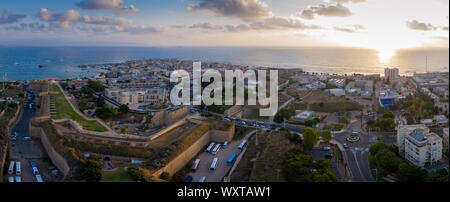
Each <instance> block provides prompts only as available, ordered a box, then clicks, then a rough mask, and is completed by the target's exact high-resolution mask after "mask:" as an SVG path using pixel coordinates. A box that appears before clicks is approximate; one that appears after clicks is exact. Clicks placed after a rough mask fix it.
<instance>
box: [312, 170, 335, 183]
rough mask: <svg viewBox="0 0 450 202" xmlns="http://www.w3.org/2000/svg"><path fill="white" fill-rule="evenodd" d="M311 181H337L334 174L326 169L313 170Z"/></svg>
mask: <svg viewBox="0 0 450 202" xmlns="http://www.w3.org/2000/svg"><path fill="white" fill-rule="evenodd" d="M312 181H313V182H339V179H338V178H337V176H336V174H335V173H334V172H333V171H332V170H330V169H326V170H324V171H314V172H313V173H312Z"/></svg>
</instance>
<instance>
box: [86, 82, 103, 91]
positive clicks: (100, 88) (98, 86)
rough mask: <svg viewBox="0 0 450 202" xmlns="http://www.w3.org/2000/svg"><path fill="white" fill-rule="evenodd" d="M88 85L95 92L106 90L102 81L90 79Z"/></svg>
mask: <svg viewBox="0 0 450 202" xmlns="http://www.w3.org/2000/svg"><path fill="white" fill-rule="evenodd" d="M87 87H88V88H90V89H92V90H93V91H94V92H102V91H104V90H105V86H104V85H103V84H102V83H101V82H100V81H94V80H89V81H88V85H87Z"/></svg>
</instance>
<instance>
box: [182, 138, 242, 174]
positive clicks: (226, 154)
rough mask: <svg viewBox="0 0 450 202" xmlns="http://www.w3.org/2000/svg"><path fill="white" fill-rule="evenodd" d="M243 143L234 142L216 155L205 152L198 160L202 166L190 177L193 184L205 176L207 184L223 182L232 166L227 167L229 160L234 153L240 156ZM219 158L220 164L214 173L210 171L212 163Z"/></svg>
mask: <svg viewBox="0 0 450 202" xmlns="http://www.w3.org/2000/svg"><path fill="white" fill-rule="evenodd" d="M240 143H241V141H232V142H230V143H228V145H227V147H226V148H225V149H224V148H221V149H220V151H219V152H218V153H217V154H216V155H213V154H210V153H207V152H206V151H203V152H202V153H201V154H200V155H199V156H198V158H199V159H200V164H199V166H198V169H197V171H196V172H192V171H191V172H190V173H189V174H188V175H190V176H192V177H193V180H192V182H198V180H199V179H200V178H201V177H202V176H205V177H206V179H205V182H221V181H222V178H223V177H224V176H225V175H226V174H227V172H228V170H230V169H231V167H232V165H227V161H228V159H229V158H230V157H231V155H232V154H233V153H236V154H237V155H239V153H240V151H241V150H239V149H238V146H239V144H240ZM208 145H209V144H208ZM215 157H217V158H218V162H217V165H216V169H215V170H214V171H212V170H210V167H211V163H212V161H213V159H214V158H215Z"/></svg>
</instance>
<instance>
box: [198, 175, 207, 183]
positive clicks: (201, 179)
mask: <svg viewBox="0 0 450 202" xmlns="http://www.w3.org/2000/svg"><path fill="white" fill-rule="evenodd" d="M205 180H206V177H205V176H202V177H201V178H200V180H198V182H205Z"/></svg>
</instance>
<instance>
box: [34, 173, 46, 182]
mask: <svg viewBox="0 0 450 202" xmlns="http://www.w3.org/2000/svg"><path fill="white" fill-rule="evenodd" d="M36 181H37V182H44V181H43V180H42V177H41V175H36Z"/></svg>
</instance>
